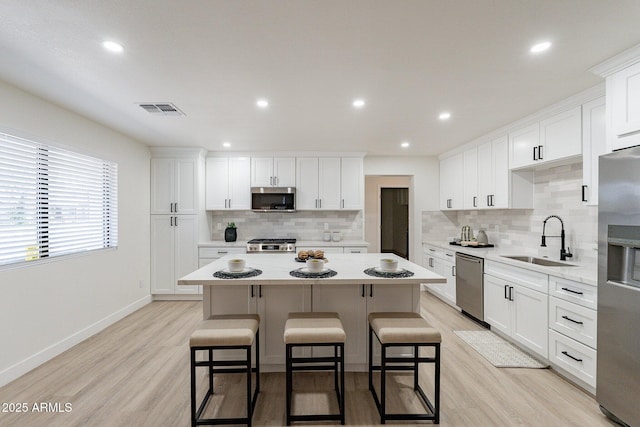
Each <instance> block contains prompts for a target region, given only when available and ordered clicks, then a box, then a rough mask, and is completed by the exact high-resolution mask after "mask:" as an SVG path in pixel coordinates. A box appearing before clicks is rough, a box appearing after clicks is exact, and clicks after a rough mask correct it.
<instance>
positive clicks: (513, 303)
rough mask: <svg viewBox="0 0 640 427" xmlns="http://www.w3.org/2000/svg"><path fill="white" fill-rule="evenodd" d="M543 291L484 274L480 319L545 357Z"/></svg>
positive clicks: (545, 318)
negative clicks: (482, 311)
mask: <svg viewBox="0 0 640 427" xmlns="http://www.w3.org/2000/svg"><path fill="white" fill-rule="evenodd" d="M548 305H549V304H548V301H547V295H546V294H544V293H542V292H538V291H534V290H532V289H529V288H527V287H525V286H521V285H518V284H517V283H515V282H513V281H506V280H503V279H500V278H497V277H493V276H490V275H487V274H485V276H484V319H485V321H486V322H487V323H489V324H490V325H491V327H492V329H497V330H499V331H500V332H502V333H504V334H506V335H508V336H510V337H511V338H513V339H514V340H515V341H517V342H519V343H520V344H522V345H524V346H525V347H527V348H528V349H529V350H532V351H534V352H535V353H536V354H538V355H540V356H542V357H544V358H545V359H546V358H547V357H548V336H547V333H548V327H547V311H548Z"/></svg>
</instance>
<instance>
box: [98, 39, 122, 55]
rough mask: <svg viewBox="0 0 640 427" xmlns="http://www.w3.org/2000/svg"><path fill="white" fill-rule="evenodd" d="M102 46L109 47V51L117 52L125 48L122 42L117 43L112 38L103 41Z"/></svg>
mask: <svg viewBox="0 0 640 427" xmlns="http://www.w3.org/2000/svg"><path fill="white" fill-rule="evenodd" d="M102 47H104V48H105V49H107V50H108V51H109V52H116V53H120V52H122V51H123V50H124V48H123V47H122V45H121V44H120V43H116V42H114V41H111V40H105V41H103V42H102Z"/></svg>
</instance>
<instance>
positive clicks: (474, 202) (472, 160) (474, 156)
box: [462, 148, 478, 209]
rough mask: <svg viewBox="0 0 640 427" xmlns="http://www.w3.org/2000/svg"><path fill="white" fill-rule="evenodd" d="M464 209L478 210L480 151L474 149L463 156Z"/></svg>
mask: <svg viewBox="0 0 640 427" xmlns="http://www.w3.org/2000/svg"><path fill="white" fill-rule="evenodd" d="M462 163H463V166H462V177H463V178H462V179H463V182H464V186H463V189H462V191H463V201H462V208H463V209H477V208H478V149H477V148H472V149H470V150H466V151H465V152H464V153H463V154H462Z"/></svg>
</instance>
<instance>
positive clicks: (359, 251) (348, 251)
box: [344, 246, 367, 254]
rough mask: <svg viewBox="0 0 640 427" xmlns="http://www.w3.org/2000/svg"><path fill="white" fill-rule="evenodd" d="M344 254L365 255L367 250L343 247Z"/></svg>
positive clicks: (357, 247)
mask: <svg viewBox="0 0 640 427" xmlns="http://www.w3.org/2000/svg"><path fill="white" fill-rule="evenodd" d="M344 253H345V254H366V253H367V248H365V247H363V246H345V247H344Z"/></svg>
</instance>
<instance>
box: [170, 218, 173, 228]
mask: <svg viewBox="0 0 640 427" xmlns="http://www.w3.org/2000/svg"><path fill="white" fill-rule="evenodd" d="M169 227H173V217H169Z"/></svg>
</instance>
